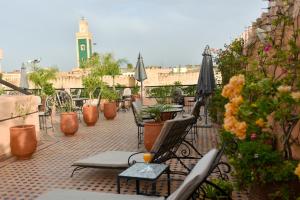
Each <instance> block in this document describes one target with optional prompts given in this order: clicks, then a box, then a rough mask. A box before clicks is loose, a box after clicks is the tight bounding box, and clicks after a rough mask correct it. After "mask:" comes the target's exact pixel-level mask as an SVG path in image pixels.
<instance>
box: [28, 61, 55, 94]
mask: <svg viewBox="0 0 300 200" xmlns="http://www.w3.org/2000/svg"><path fill="white" fill-rule="evenodd" d="M57 72H58V69H57V68H54V67H50V68H41V67H35V69H34V71H33V72H31V73H30V74H29V76H28V77H29V80H30V81H31V82H33V84H34V85H35V87H36V88H38V89H41V94H40V95H41V96H48V95H52V94H53V90H54V88H53V85H52V84H51V83H50V82H49V81H51V80H54V79H56V75H57ZM51 87H52V88H53V89H52V88H51Z"/></svg>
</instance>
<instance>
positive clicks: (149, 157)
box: [144, 153, 153, 164]
mask: <svg viewBox="0 0 300 200" xmlns="http://www.w3.org/2000/svg"><path fill="white" fill-rule="evenodd" d="M152 157H153V155H152V154H151V153H144V161H145V163H147V164H149V163H150V162H151V160H152Z"/></svg>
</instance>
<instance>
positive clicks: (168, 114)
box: [160, 112, 174, 121]
mask: <svg viewBox="0 0 300 200" xmlns="http://www.w3.org/2000/svg"><path fill="white" fill-rule="evenodd" d="M173 114H174V112H163V113H161V114H160V118H161V120H162V121H166V120H169V119H172V118H173Z"/></svg>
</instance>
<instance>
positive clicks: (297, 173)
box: [295, 163, 300, 178]
mask: <svg viewBox="0 0 300 200" xmlns="http://www.w3.org/2000/svg"><path fill="white" fill-rule="evenodd" d="M295 174H296V175H297V176H298V177H299V178H300V163H299V164H298V166H297V167H296V169H295Z"/></svg>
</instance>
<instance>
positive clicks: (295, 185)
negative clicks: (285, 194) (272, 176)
mask: <svg viewBox="0 0 300 200" xmlns="http://www.w3.org/2000/svg"><path fill="white" fill-rule="evenodd" d="M280 188H288V191H289V195H290V197H289V199H296V198H297V197H298V196H299V195H300V190H299V188H300V182H299V181H298V180H293V181H287V182H274V183H267V184H264V185H263V184H255V185H252V187H251V188H250V190H249V199H255V200H268V199H270V200H271V199H274V198H271V196H270V195H272V194H274V193H276V192H277V191H280ZM276 199H281V197H278V198H276Z"/></svg>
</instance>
